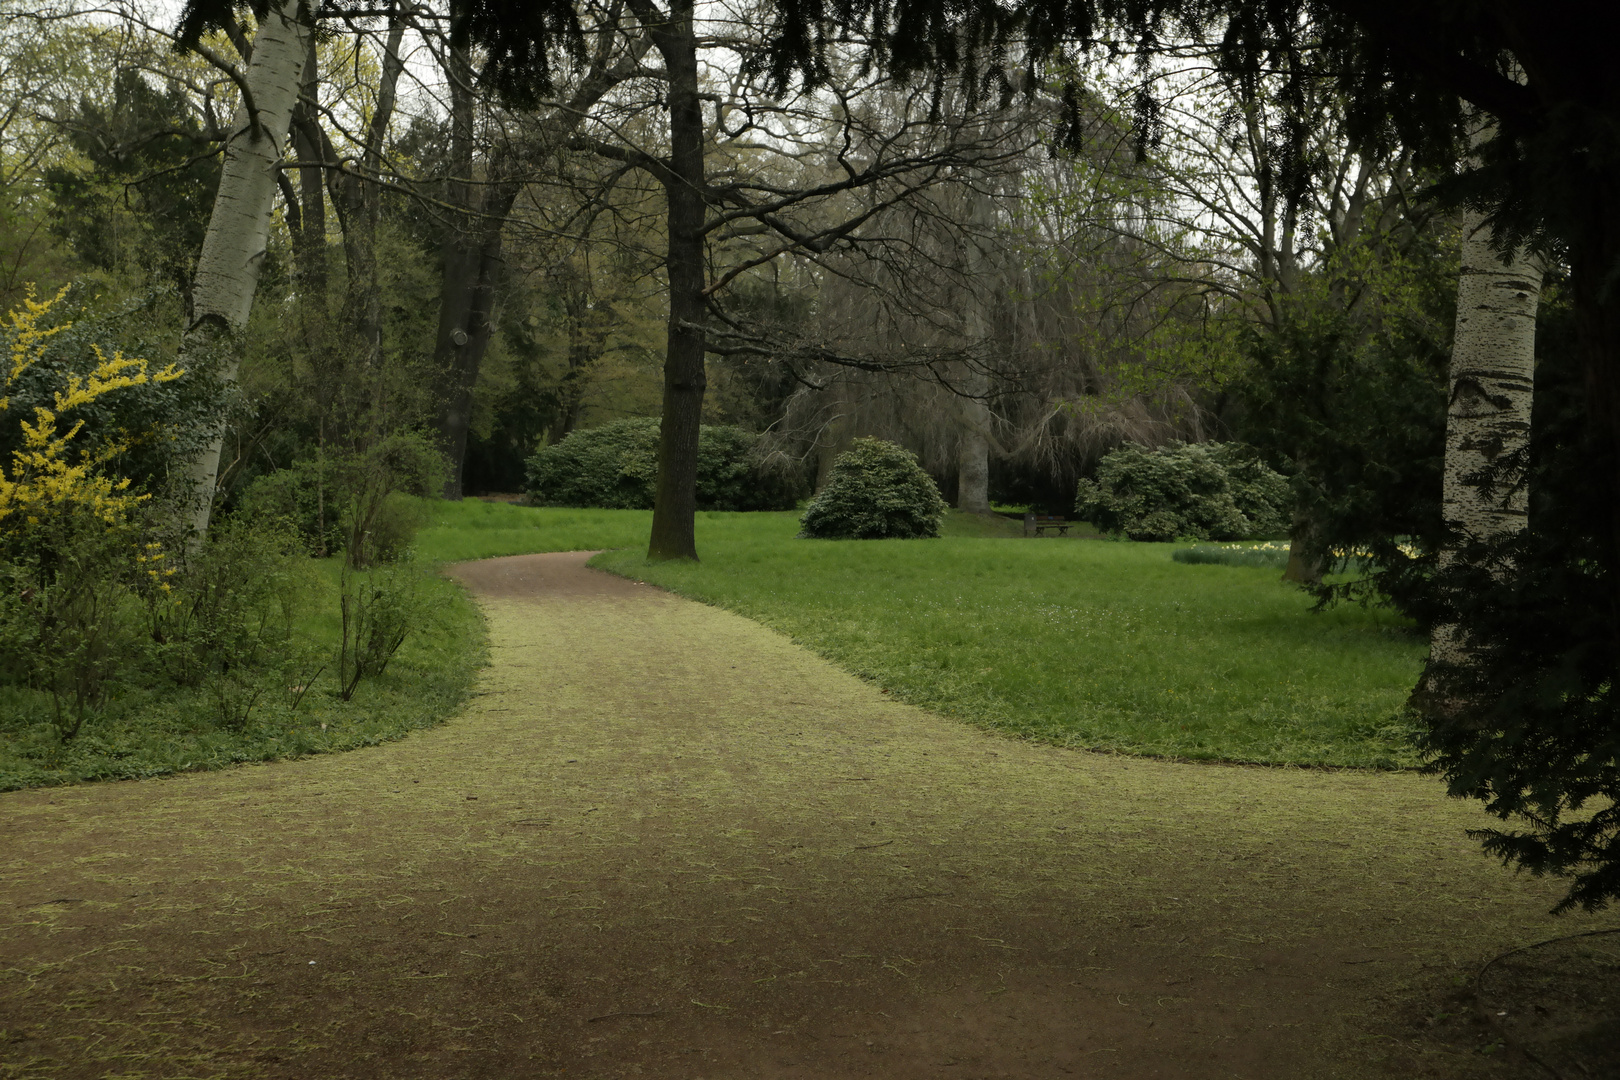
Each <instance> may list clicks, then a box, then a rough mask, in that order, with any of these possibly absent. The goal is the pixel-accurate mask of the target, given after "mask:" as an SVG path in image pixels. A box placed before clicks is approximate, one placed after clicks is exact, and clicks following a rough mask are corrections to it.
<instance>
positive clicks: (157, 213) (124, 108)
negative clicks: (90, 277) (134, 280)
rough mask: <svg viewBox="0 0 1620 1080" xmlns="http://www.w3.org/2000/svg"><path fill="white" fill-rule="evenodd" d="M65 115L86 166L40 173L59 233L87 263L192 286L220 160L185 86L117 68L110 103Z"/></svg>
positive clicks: (88, 103) (83, 106) (82, 107)
mask: <svg viewBox="0 0 1620 1080" xmlns="http://www.w3.org/2000/svg"><path fill="white" fill-rule="evenodd" d="M66 122H67V124H68V125H69V127H70V130H71V131H72V135H71V136H70V138H69V142H70V144H71V145H72V147H73V149H74V150H75V151H76V152H77V154H78V155H79V158H80V161H81V163H82V164H79V165H77V166H76V167H67V166H63V165H55V166H51V167H50V168H47V169H46V170H45V175H44V179H45V186H46V188H47V190H48V191H49V192H50V193H51V196H52V199H53V201H54V203H55V205H56V211H57V217H56V222H55V230H56V232H57V233H58V235H60V236H62V237H63V238H64V239H66V240H67V241H68V242H69V243H70V244H71V245H72V247H73V249H74V251H75V252H76V253H77V254H78V256H79V258H81V259H82V260H84V262H86V263H87V264H89V265H90V266H94V267H97V268H99V269H104V270H118V269H121V268H124V267H125V266H129V265H134V266H136V267H139V268H140V269H142V270H144V271H146V272H148V273H151V274H153V275H155V276H156V277H157V278H159V279H160V280H163V281H165V282H166V283H167V284H169V285H171V286H174V287H178V288H180V289H181V290H182V291H184V290H186V289H189V287H190V283H191V275H192V273H193V269H192V264H193V262H194V261H195V259H196V252H197V250H198V248H200V247H201V246H202V239H203V233H204V232H205V231H206V230H207V228H208V215H209V212H210V210H211V208H212V206H213V200H214V189H215V188H216V187H217V186H218V184H219V170H220V164H219V157H218V154H217V153H216V152H215V144H214V143H213V141H212V140H210V139H209V138H208V136H207V134H206V133H205V132H204V131H203V130H202V128H201V126H200V125H199V124H198V122H197V112H196V110H195V109H193V108H191V107H190V105H189V103H188V101H187V96H186V92H185V90H184V89H182V88H180V87H179V86H176V85H170V86H168V87H167V88H162V89H160V88H158V87H157V86H155V85H154V84H153V82H152V81H151V79H150V78H149V77H148V75H147V73H146V72H143V71H141V70H138V69H136V68H134V67H128V68H121V69H120V70H119V71H118V72H117V73H116V74H115V75H114V76H113V87H112V95H111V100H110V101H107V102H106V103H105V104H97V103H96V102H93V101H90V100H88V99H86V100H83V101H81V102H80V103H79V106H78V109H77V110H76V114H75V115H73V116H71V117H68V118H66Z"/></svg>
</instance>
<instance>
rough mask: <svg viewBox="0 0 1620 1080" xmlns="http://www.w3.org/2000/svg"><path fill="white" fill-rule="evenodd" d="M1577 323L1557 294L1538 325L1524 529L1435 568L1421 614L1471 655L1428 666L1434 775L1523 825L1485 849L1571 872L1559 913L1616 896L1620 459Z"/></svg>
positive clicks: (1507, 466) (1540, 869)
mask: <svg viewBox="0 0 1620 1080" xmlns="http://www.w3.org/2000/svg"><path fill="white" fill-rule="evenodd" d="M1572 324H1573V318H1572V312H1571V309H1570V305H1569V304H1568V301H1567V294H1566V295H1565V296H1563V297H1559V296H1558V295H1557V293H1556V290H1554V296H1553V299H1552V302H1551V303H1548V304H1546V305H1544V308H1543V312H1542V317H1541V319H1540V323H1539V327H1538V333H1537V343H1536V344H1537V354H1538V357H1537V367H1536V397H1535V404H1534V412H1533V416H1532V426H1533V429H1534V431H1535V433H1536V438H1535V439H1534V441H1533V442H1532V444H1531V447H1530V452H1529V485H1530V518H1529V527H1528V528H1527V529H1526V530H1525V531H1524V532H1523V533H1521V534H1519V535H1518V536H1515V537H1512V538H1511V539H1508V540H1506V541H1502V542H1497V543H1481V542H1474V543H1472V544H1466V545H1464V546H1463V547H1462V548H1461V551H1460V557H1459V558H1458V559H1456V560H1455V561H1454V562H1452V563H1451V564H1450V565H1449V566H1447V567H1445V568H1440V569H1436V570H1435V571H1434V574H1433V577H1432V579H1430V580H1429V581H1428V582H1427V586H1428V587H1427V588H1426V589H1425V590H1424V592H1423V593H1422V594H1421V599H1422V601H1423V604H1424V607H1423V608H1422V613H1423V614H1424V615H1426V616H1427V618H1428V619H1430V620H1431V621H1434V622H1439V623H1444V624H1455V625H1458V626H1461V627H1462V628H1464V630H1465V631H1466V639H1465V640H1466V642H1467V645H1468V654H1469V663H1467V664H1466V666H1463V667H1460V668H1442V667H1440V666H1439V665H1434V664H1431V667H1430V669H1429V671H1428V672H1427V674H1426V676H1425V682H1424V685H1423V687H1422V690H1421V691H1420V692H1419V693H1418V694H1416V695H1414V702H1415V703H1416V704H1417V705H1418V706H1419V707H1420V708H1421V710H1422V712H1423V715H1424V718H1425V720H1426V722H1427V723H1426V728H1425V733H1424V736H1423V739H1422V746H1423V748H1424V749H1425V750H1426V751H1428V753H1429V754H1430V755H1431V758H1430V761H1431V764H1430V767H1431V769H1432V771H1434V772H1437V773H1439V774H1441V775H1442V776H1443V777H1444V778H1445V780H1446V783H1447V785H1448V787H1449V788H1450V790H1451V793H1452V794H1453V795H1458V796H1465V797H1469V798H1475V799H1479V800H1481V801H1482V802H1483V803H1484V804H1485V806H1486V809H1488V810H1489V811H1490V812H1491V813H1493V814H1495V815H1496V816H1497V817H1499V818H1502V819H1503V820H1504V821H1508V822H1511V823H1512V824H1511V826H1508V827H1504V828H1501V829H1489V830H1480V831H1478V832H1476V834H1475V835H1476V836H1477V837H1479V838H1480V839H1482V840H1483V841H1484V845H1485V848H1486V850H1487V851H1490V852H1492V853H1494V854H1496V855H1498V856H1500V857H1501V858H1502V860H1503V861H1504V862H1506V863H1509V864H1516V865H1518V866H1521V867H1523V868H1525V869H1528V870H1529V871H1530V872H1531V873H1534V874H1538V875H1540V874H1557V875H1563V876H1569V877H1572V879H1573V880H1572V883H1571V887H1570V891H1569V894H1568V896H1566V897H1565V898H1564V900H1563V901H1562V902H1561V903H1560V904H1559V907H1558V909H1557V910H1565V909H1568V908H1572V907H1576V906H1579V907H1582V908H1585V909H1587V910H1597V909H1599V908H1602V907H1605V906H1607V905H1608V903H1609V902H1610V901H1612V900H1614V899H1615V898H1616V897H1620V725H1617V724H1616V723H1615V709H1616V701H1615V686H1616V683H1617V682H1620V634H1617V633H1616V628H1615V626H1616V623H1615V613H1614V609H1613V597H1614V594H1615V590H1616V582H1617V580H1620V552H1617V550H1616V544H1615V532H1614V515H1615V507H1614V505H1613V504H1612V503H1610V502H1608V501H1607V500H1605V499H1601V498H1594V497H1593V492H1595V491H1602V490H1606V489H1605V488H1604V487H1602V485H1603V484H1604V483H1605V482H1606V480H1607V478H1608V477H1610V476H1612V475H1614V470H1615V469H1616V468H1617V467H1620V466H1617V463H1616V460H1615V452H1614V444H1613V443H1612V442H1611V441H1610V440H1609V439H1608V438H1607V437H1606V432H1605V431H1604V430H1603V428H1602V426H1601V424H1600V423H1599V422H1598V421H1596V420H1595V419H1594V418H1593V416H1592V415H1591V413H1590V411H1589V410H1588V408H1587V403H1586V397H1587V393H1588V388H1587V386H1586V384H1585V382H1584V381H1583V379H1582V378H1581V371H1580V368H1579V360H1578V354H1577V353H1576V352H1575V350H1573V349H1571V348H1570V339H1571V338H1572V337H1573V334H1574V327H1573V325H1572ZM1522 464H1524V463H1523V461H1522V460H1521V461H1505V462H1503V463H1502V470H1501V471H1502V473H1503V475H1505V476H1511V475H1513V474H1514V473H1516V472H1517V471H1518V468H1519V466H1521V465H1522ZM1475 479H1476V480H1477V481H1478V482H1479V483H1481V484H1487V485H1489V484H1493V483H1495V482H1496V478H1494V477H1490V476H1482V477H1477V478H1475Z"/></svg>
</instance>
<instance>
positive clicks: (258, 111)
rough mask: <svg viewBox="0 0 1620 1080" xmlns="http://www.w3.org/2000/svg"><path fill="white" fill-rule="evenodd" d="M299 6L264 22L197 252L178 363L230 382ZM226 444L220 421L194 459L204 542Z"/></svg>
mask: <svg viewBox="0 0 1620 1080" xmlns="http://www.w3.org/2000/svg"><path fill="white" fill-rule="evenodd" d="M297 12H298V4H297V0H281V2H280V3H276V4H274V5H273V6H272V7H271V9H270V11H269V12H268V13H267V14H266V16H265V17H264V19H263V20H261V21H260V23H259V29H258V33H257V34H256V35H255V36H254V39H253V58H252V60H250V61H249V62H248V65H247V72H246V76H245V79H244V81H245V82H246V84H247V88H248V92H249V94H250V95H251V96H252V102H251V107H250V103H249V102H247V101H244V102H243V103H242V107H241V108H239V109H238V110H237V113H236V117H235V119H234V120H233V121H232V129H231V134H230V136H229V137H228V138H227V139H226V140H225V161H224V167H223V169H222V170H221V172H220V178H219V190H218V192H217V194H216V195H215V197H214V209H213V213H212V214H211V215H210V216H209V219H208V231H207V232H206V233H205V234H204V237H203V245H202V251H201V252H200V253H199V254H198V256H197V276H196V279H195V284H194V285H193V286H192V303H191V315H190V319H189V320H188V322H187V325H186V326H185V328H184V333H183V335H182V338H181V345H180V353H181V358H182V362H183V363H185V364H186V365H187V366H194V365H197V364H198V363H199V362H200V363H204V364H209V363H211V364H213V365H217V367H216V370H217V371H218V374H219V377H220V378H221V380H222V381H223V382H224V383H225V384H226V385H227V386H229V385H232V384H234V383H235V382H236V373H237V370H238V368H239V367H240V366H241V362H242V354H241V347H240V340H239V339H240V336H241V333H242V330H243V329H244V328H245V327H246V325H247V320H248V314H249V312H251V311H252V309H253V293H254V289H255V288H256V287H257V286H258V283H259V269H260V267H261V266H262V265H263V263H264V255H265V247H266V244H267V242H268V239H269V234H270V212H271V209H272V208H273V206H274V204H275V195H276V173H277V169H278V167H279V165H280V162H281V145H282V143H283V141H284V140H285V139H286V137H287V126H288V123H289V121H290V119H291V116H292V111H293V106H294V104H295V103H296V102H297V100H298V82H299V76H300V74H301V73H302V71H303V68H304V42H305V35H306V34H307V33H308V29H307V28H306V27H305V26H303V25H302V24H301V23H300V22H299V21H298V18H297ZM224 444H225V431H224V423H223V420H222V421H221V424H220V428H219V430H218V431H216V432H215V433H213V436H212V438H210V440H209V442H208V445H207V446H206V447H205V448H204V449H203V450H202V452H200V453H199V454H198V455H197V457H196V459H195V460H194V461H193V462H192V465H191V479H192V482H193V484H194V485H195V490H196V499H197V506H196V510H195V513H194V514H193V515H192V529H193V531H194V532H195V534H196V535H197V536H198V537H199V538H200V537H201V536H202V535H203V534H204V533H206V532H207V531H208V519H209V517H210V516H211V515H212V512H213V505H214V487H215V484H216V482H217V480H218V477H219V456H220V451H221V450H222V449H223V448H224Z"/></svg>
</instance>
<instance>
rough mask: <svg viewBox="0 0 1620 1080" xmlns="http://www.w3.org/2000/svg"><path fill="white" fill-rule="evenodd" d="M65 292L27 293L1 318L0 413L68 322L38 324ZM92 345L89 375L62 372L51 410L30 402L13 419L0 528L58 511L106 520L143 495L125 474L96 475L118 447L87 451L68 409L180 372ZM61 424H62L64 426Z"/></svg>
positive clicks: (1, 486)
mask: <svg viewBox="0 0 1620 1080" xmlns="http://www.w3.org/2000/svg"><path fill="white" fill-rule="evenodd" d="M66 294H67V290H66V289H63V290H62V291H61V292H59V293H57V294H56V295H55V296H54V297H52V298H50V299H48V300H36V299H35V298H34V295H33V292H32V291H31V290H30V292H29V294H28V295H27V296H26V297H25V298H24V299H23V303H22V306H21V307H20V308H18V309H16V310H14V311H12V312H10V313H9V314H7V315H6V316H4V317H3V318H0V335H3V337H4V339H6V340H7V343H8V345H9V356H8V357H7V361H6V369H5V386H4V387H3V388H0V413H9V412H10V409H11V398H12V395H13V394H14V392H15V389H16V387H17V384H18V380H20V379H21V378H22V377H23V375H24V374H25V373H27V372H28V370H29V369H30V368H32V367H34V366H35V365H36V364H38V363H40V362H41V360H43V359H44V356H45V350H46V346H47V344H48V343H49V341H50V339H51V338H52V337H54V336H55V335H57V334H59V333H61V332H62V331H64V330H66V329H68V327H69V326H71V325H72V324H71V323H63V324H60V325H57V326H52V327H46V326H42V325H41V324H42V323H43V322H45V321H46V317H47V316H48V315H49V313H50V310H51V308H52V307H53V306H54V305H56V304H57V303H59V302H61V300H62V299H63V297H64V296H65V295H66ZM91 347H92V348H93V349H94V350H95V355H96V360H97V363H96V366H95V368H94V369H92V370H91V371H90V373H89V374H88V375H83V376H81V375H69V376H68V377H67V379H66V380H65V383H64V385H63V386H62V387H61V388H60V389H59V390H57V391H56V393H55V395H54V401H53V403H52V405H51V406H50V407H47V406H43V405H37V406H35V407H34V410H33V412H34V415H33V418H32V419H31V420H30V419H26V418H20V419H19V421H18V422H19V423H20V424H21V425H22V443H21V445H20V446H18V447H17V448H16V449H15V450H13V451H12V455H11V462H10V463H9V464H8V463H6V462H4V461H0V533H9V534H12V535H16V534H19V533H25V532H27V531H28V530H29V529H30V527H32V526H37V525H39V524H40V522H41V519H42V518H43V517H45V516H46V515H49V514H53V513H60V512H62V511H79V512H88V513H90V514H92V515H94V516H95V517H98V518H100V519H102V520H103V521H105V522H106V523H107V524H108V525H113V524H116V523H118V522H119V521H121V520H123V519H124V518H125V517H127V516H128V514H129V512H130V511H131V510H132V509H134V507H135V505H136V504H138V503H139V502H140V501H141V500H143V499H144V498H146V496H144V495H138V494H134V493H132V492H130V491H129V490H128V488H129V481H128V480H127V479H113V478H112V477H110V476H107V475H105V474H103V473H102V472H101V469H102V467H103V466H104V465H106V463H107V462H108V461H109V460H111V459H112V458H113V457H115V456H117V455H118V454H119V453H120V452H121V451H122V450H123V449H124V447H123V445H122V444H120V443H118V442H116V441H112V442H108V443H105V444H103V445H102V446H101V447H100V449H98V450H96V451H93V452H91V451H84V450H81V448H80V447H79V446H77V445H76V444H75V439H77V437H78V435H79V433H80V432H81V431H82V430H83V428H84V421H83V420H72V418H71V415H70V414H71V413H73V411H74V410H76V409H80V408H83V407H84V406H86V405H88V404H90V403H91V402H93V401H95V400H96V399H97V398H100V397H102V396H104V395H106V394H111V393H113V392H115V391H117V390H122V389H125V388H126V387H131V386H140V385H142V384H145V383H148V382H154V383H163V382H172V381H174V380H175V379H178V378H180V376H181V374H183V373H182V371H181V370H180V369H179V368H177V367H176V366H175V365H173V364H170V365H169V366H167V367H165V368H164V369H163V370H161V371H156V372H153V371H149V370H148V367H147V363H146V361H145V360H138V359H135V358H133V357H127V356H125V355H124V354H123V353H122V352H116V351H115V352H114V353H113V355H112V356H111V357H108V356H107V355H105V354H104V353H103V352H102V350H101V348H100V347H99V346H94V345H93V346H91ZM64 423H67V424H69V426H67V427H66V428H65V429H64V427H63V425H64Z"/></svg>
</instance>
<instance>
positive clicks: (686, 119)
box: [647, 0, 707, 560]
mask: <svg viewBox="0 0 1620 1080" xmlns="http://www.w3.org/2000/svg"><path fill="white" fill-rule="evenodd" d="M692 6H693V0H672V2H671V4H670V7H669V17H668V19H667V21H666V22H665V24H664V25H663V26H661V27H657V28H654V29H653V31H652V33H653V41H654V44H656V46H657V47H658V51H659V52H660V53H661V54H662V55H663V58H664V73H665V77H666V78H667V79H668V87H669V129H670V161H669V171H670V176H669V177H668V178H667V179H666V180H665V181H664V192H665V197H666V198H667V199H668V206H669V210H668V215H669V241H668V248H667V255H666V257H665V268H666V270H667V273H668V276H669V337H668V347H667V348H666V350H665V353H664V411H663V424H662V426H661V428H660V430H659V438H658V492H657V495H656V497H655V500H654V503H653V520H652V537H651V539H650V540H649V541H648V544H647V557H648V558H649V559H655V560H663V559H692V560H696V559H697V535H696V520H697V457H698V426H699V424H700V423H701V421H702V416H703V393H704V391H705V390H706V389H707V376H706V373H705V371H704V366H703V361H704V356H705V353H706V347H705V346H706V338H705V334H704V330H703V322H704V317H705V314H706V311H707V305H706V304H705V301H704V297H703V286H704V260H703V240H704V217H705V215H706V207H705V203H704V194H703V193H704V183H705V176H704V166H703V102H702V101H701V100H700V99H699V97H698V63H697V37H696V35H695V34H694V31H693V26H692Z"/></svg>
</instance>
